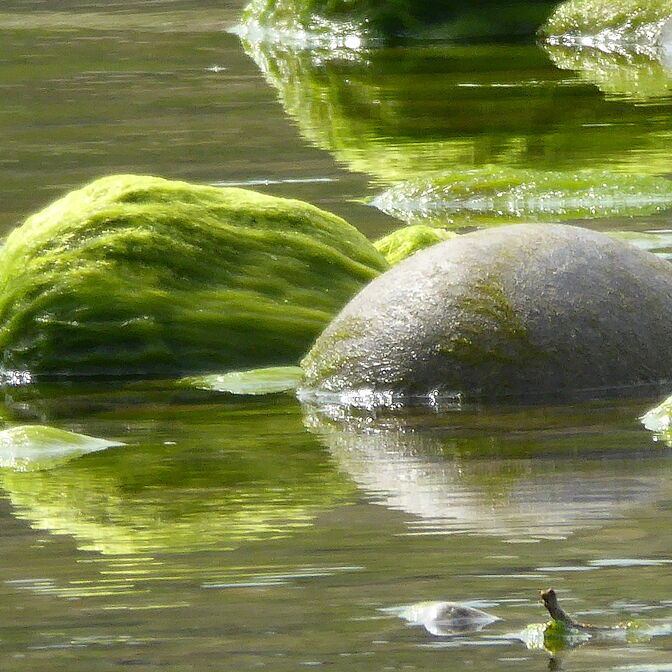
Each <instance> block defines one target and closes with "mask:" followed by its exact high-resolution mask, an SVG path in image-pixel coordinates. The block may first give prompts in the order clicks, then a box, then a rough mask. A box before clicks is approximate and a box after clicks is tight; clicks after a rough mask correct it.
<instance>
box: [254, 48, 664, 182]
mask: <svg viewBox="0 0 672 672" xmlns="http://www.w3.org/2000/svg"><path fill="white" fill-rule="evenodd" d="M245 48H246V50H247V53H248V54H249V55H250V56H251V57H252V58H253V59H254V60H255V61H256V63H257V65H258V66H259V68H260V69H261V71H262V72H263V74H264V76H265V77H266V79H267V81H268V82H269V83H270V84H271V85H272V86H273V87H275V88H276V89H277V91H278V94H279V97H280V100H281V102H282V104H283V105H284V107H285V110H286V111H287V113H288V114H289V115H291V116H292V117H293V118H294V119H296V121H297V123H298V126H299V128H300V130H301V133H302V134H303V136H304V137H305V138H306V139H307V140H308V141H309V142H311V143H313V144H314V145H316V146H318V147H321V148H323V149H325V150H328V151H330V152H332V153H333V154H334V156H335V157H336V159H337V160H339V161H341V162H343V163H345V164H346V165H347V166H348V167H349V168H350V169H351V170H355V171H360V172H363V173H367V174H369V175H371V176H373V177H374V178H375V179H376V180H377V181H379V182H381V183H383V184H394V183H397V182H400V181H403V180H407V179H409V178H413V177H417V176H422V175H426V174H428V173H432V172H436V171H439V170H447V169H448V168H451V167H455V166H457V167H467V166H472V165H483V164H488V163H494V164H506V165H517V166H520V167H534V168H536V169H548V168H552V169H554V170H572V171H575V170H577V169H581V168H588V167H593V168H607V167H609V168H613V169H617V170H622V171H627V172H632V173H646V174H662V173H665V172H666V171H668V169H669V154H670V149H671V148H670V144H669V142H668V140H667V138H669V137H670V131H672V118H669V115H668V116H666V117H664V118H652V116H651V114H650V110H647V109H646V108H642V107H637V106H633V105H631V104H629V103H627V102H625V101H623V102H618V101H616V102H614V101H605V100H604V98H603V96H602V95H601V94H600V92H599V91H596V90H595V89H594V87H592V86H587V85H585V83H583V82H580V81H577V82H576V83H574V82H572V81H568V79H567V75H566V73H563V72H562V71H559V70H558V69H557V68H555V67H554V66H552V65H551V64H550V63H549V62H548V60H547V58H546V57H545V56H544V54H543V52H542V51H541V50H540V49H538V48H537V47H533V46H529V47H527V46H520V47H516V48H511V47H506V48H503V47H497V46H468V47H446V46H442V47H441V46H437V47H433V48H431V49H429V48H427V47H422V48H420V47H418V48H414V47H409V48H406V49H387V50H371V51H368V52H364V53H362V54H361V55H359V56H358V57H354V58H351V59H349V60H348V59H347V58H340V59H339V58H334V57H333V55H331V54H330V53H329V52H320V51H296V50H291V49H289V48H283V47H282V46H281V45H278V44H275V45H267V44H266V45H265V44H259V43H255V44H252V43H249V42H246V43H245Z"/></svg>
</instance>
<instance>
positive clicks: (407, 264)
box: [300, 224, 672, 405]
mask: <svg viewBox="0 0 672 672" xmlns="http://www.w3.org/2000/svg"><path fill="white" fill-rule="evenodd" d="M670 296H672V266H671V265H670V264H669V262H667V261H665V260H662V259H659V258H658V257H656V256H655V255H653V254H650V253H648V252H644V251H642V250H638V249H636V248H634V247H631V246H630V245H628V244H626V243H623V242H621V241H618V240H613V239H611V238H609V237H608V236H605V235H603V234H600V233H597V232H594V231H589V230H586V229H580V228H576V227H570V226H563V225H531V224H518V225H513V226H508V227H500V228H496V229H488V230H485V231H479V232H476V233H470V234H467V235H464V236H458V237H456V238H454V239H452V240H449V241H446V242H444V243H440V244H438V245H435V246H433V247H431V248H429V249H427V250H424V251H422V252H419V253H417V254H415V255H413V256H412V257H410V258H409V259H407V260H406V261H404V262H402V263H400V264H399V265H398V266H396V267H394V268H393V269H391V270H390V271H388V272H387V273H385V274H384V275H382V276H381V277H379V278H377V279H376V280H374V281H373V282H372V283H371V284H369V285H368V286H367V287H366V288H365V289H364V290H363V291H361V292H360V293H359V294H358V295H357V296H356V297H355V298H354V299H353V300H352V301H351V302H350V303H349V304H348V305H347V306H346V307H345V308H344V309H343V310H342V311H341V313H340V314H339V315H338V316H337V317H336V318H335V319H334V320H333V321H332V323H331V324H330V325H329V326H328V327H327V329H326V330H325V331H324V332H323V333H322V334H321V336H320V337H319V338H318V339H317V341H316V343H315V345H314V346H313V348H312V349H311V351H310V352H309V353H308V355H307V356H306V357H305V359H304V360H303V364H302V365H303V368H304V370H305V380H304V383H303V389H302V390H301V392H300V394H301V396H302V397H303V398H304V399H333V400H335V401H341V402H343V401H348V400H349V399H353V398H356V399H358V400H363V401H362V402H361V403H367V404H374V405H375V404H386V403H397V401H400V400H401V401H405V400H411V399H414V398H416V397H420V398H422V399H425V400H427V399H430V400H431V399H435V398H437V397H438V396H454V395H461V396H466V397H475V398H497V397H506V396H514V397H529V396H533V395H538V394H551V395H564V394H570V393H572V392H576V391H580V390H594V389H596V388H598V389H603V388H608V389H612V388H620V387H623V386H635V385H642V384H652V383H658V382H661V381H665V380H669V379H672V359H671V358H670V357H669V352H670V349H671V348H672V301H671V300H670Z"/></svg>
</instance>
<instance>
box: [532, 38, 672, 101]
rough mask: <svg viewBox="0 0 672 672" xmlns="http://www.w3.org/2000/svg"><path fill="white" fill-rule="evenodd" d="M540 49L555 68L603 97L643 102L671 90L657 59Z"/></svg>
mask: <svg viewBox="0 0 672 672" xmlns="http://www.w3.org/2000/svg"><path fill="white" fill-rule="evenodd" d="M544 48H545V49H546V51H547V52H548V55H549V56H550V57H551V59H552V60H553V62H554V63H555V64H556V65H557V66H558V67H559V68H561V69H563V70H573V71H575V72H576V73H577V74H578V75H579V76H580V77H581V78H582V79H584V80H585V81H586V82H588V83H590V84H595V85H596V86H597V87H598V88H599V89H600V91H603V92H604V93H606V94H610V95H615V96H628V97H629V98H632V99H636V100H646V99H649V98H658V97H662V96H668V95H669V94H670V91H672V71H671V70H670V67H669V64H665V63H664V62H661V61H660V60H659V59H658V58H655V57H653V58H652V57H650V56H649V55H644V54H620V53H610V52H604V51H601V50H599V49H590V48H586V47H581V46H577V47H573V48H572V47H568V46H562V45H553V44H548V43H547V44H545V45H544Z"/></svg>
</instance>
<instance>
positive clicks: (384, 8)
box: [243, 0, 555, 46]
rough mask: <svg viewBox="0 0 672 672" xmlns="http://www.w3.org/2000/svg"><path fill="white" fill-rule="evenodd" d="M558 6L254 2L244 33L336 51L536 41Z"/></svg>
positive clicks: (521, 1) (449, 0) (450, 0)
mask: <svg viewBox="0 0 672 672" xmlns="http://www.w3.org/2000/svg"><path fill="white" fill-rule="evenodd" d="M554 4H555V0H513V1H508V2H507V1H502V0H474V1H473V2H470V3H464V2H458V1H457V0H425V1H424V2H415V1H414V0H394V1H393V2H390V1H389V0H252V2H250V3H249V4H248V5H247V7H246V8H245V10H244V12H243V30H244V32H245V33H246V36H252V37H254V36H255V34H257V35H259V34H263V32H264V30H265V29H266V30H268V29H270V30H271V31H272V32H273V33H275V35H276V36H277V37H278V38H279V37H280V34H283V36H284V38H285V39H287V37H291V36H292V35H293V36H295V37H296V36H302V37H303V39H305V38H306V36H307V37H308V42H311V41H312V42H315V41H316V40H317V42H318V43H321V44H326V43H331V44H333V45H334V46H341V45H345V46H358V44H357V43H352V42H349V41H348V39H347V38H348V37H350V38H352V37H357V38H363V39H364V40H377V41H389V40H393V39H399V38H408V37H421V36H426V35H427V34H429V35H432V36H435V37H445V38H452V39H460V38H468V37H494V36H509V35H531V34H533V33H534V32H535V31H536V30H537V29H538V28H539V26H540V25H541V24H542V23H543V22H544V21H545V19H546V18H547V16H548V14H549V13H550V11H551V8H552V7H553V5H554ZM260 31H261V32H260ZM265 37H266V38H267V37H268V33H267V34H266V35H265Z"/></svg>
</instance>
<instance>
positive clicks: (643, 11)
mask: <svg viewBox="0 0 672 672" xmlns="http://www.w3.org/2000/svg"><path fill="white" fill-rule="evenodd" d="M670 17H672V1H671V0H567V2H563V3H562V4H561V5H559V6H558V7H557V9H556V10H555V11H554V12H553V14H552V15H551V16H550V18H549V19H548V21H547V22H546V24H545V25H544V26H543V28H542V29H541V33H542V35H543V36H544V37H545V38H546V39H549V40H551V41H553V42H559V43H564V44H576V45H578V44H586V43H589V42H593V43H594V46H596V47H598V48H601V49H603V50H604V51H613V50H614V49H627V50H634V51H650V50H655V49H656V48H657V47H658V46H659V44H660V41H661V36H662V34H663V30H664V29H665V25H666V23H667V22H668V20H669V19H670Z"/></svg>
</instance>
